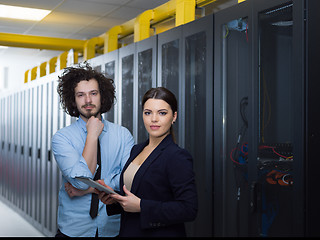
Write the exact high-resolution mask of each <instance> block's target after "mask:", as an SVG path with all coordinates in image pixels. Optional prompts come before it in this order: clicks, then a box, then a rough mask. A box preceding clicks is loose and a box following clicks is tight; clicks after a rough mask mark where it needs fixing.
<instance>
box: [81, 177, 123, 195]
mask: <svg viewBox="0 0 320 240" xmlns="http://www.w3.org/2000/svg"><path fill="white" fill-rule="evenodd" d="M76 179H77V180H80V181H81V182H84V183H85V184H87V185H89V186H90V187H93V188H96V189H98V190H99V191H103V192H105V193H108V194H109V193H114V194H118V193H116V192H114V191H112V190H111V189H109V188H106V187H105V186H103V185H101V184H100V183H98V182H96V181H94V180H92V179H91V178H88V177H76Z"/></svg>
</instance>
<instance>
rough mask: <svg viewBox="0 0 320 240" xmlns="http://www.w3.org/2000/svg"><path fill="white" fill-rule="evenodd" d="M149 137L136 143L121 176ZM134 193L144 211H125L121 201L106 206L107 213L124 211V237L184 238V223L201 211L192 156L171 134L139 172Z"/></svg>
mask: <svg viewBox="0 0 320 240" xmlns="http://www.w3.org/2000/svg"><path fill="white" fill-rule="evenodd" d="M148 142H149V140H147V141H146V142H144V143H141V144H138V145H135V146H134V147H133V148H132V150H131V153H130V157H129V159H128V161H127V163H126V164H125V166H124V168H123V170H122V173H121V176H120V194H121V195H124V192H123V173H124V171H125V170H126V169H127V167H128V166H129V164H130V163H131V162H132V161H133V160H134V159H135V158H136V156H137V155H138V154H139V153H140V152H141V151H142V150H143V149H144V147H145V146H146V145H147V144H148ZM131 192H132V193H133V194H135V195H136V196H137V197H139V198H140V199H141V202H140V207H141V212H139V213H130V212H125V211H124V210H123V209H122V207H121V206H120V204H118V203H117V204H112V205H107V207H106V208H107V213H108V215H113V214H117V213H120V212H121V225H120V233H119V236H121V237H185V236H186V232H185V227H184V222H187V221H193V220H194V219H195V218H196V215H197V211H198V200H197V191H196V185H195V176H194V172H193V167H192V157H191V155H190V154H189V153H188V152H187V151H186V150H184V149H182V148H180V147H179V146H178V145H177V144H175V143H174V142H173V139H172V136H171V135H170V134H169V135H168V136H166V137H165V138H164V139H163V140H162V142H161V143H160V144H159V145H158V146H157V147H156V149H155V150H154V151H153V152H152V153H151V154H150V155H149V157H148V158H147V159H146V160H145V161H144V163H143V164H142V165H141V166H140V168H139V169H138V171H137V172H136V174H135V176H134V179H133V182H132V186H131Z"/></svg>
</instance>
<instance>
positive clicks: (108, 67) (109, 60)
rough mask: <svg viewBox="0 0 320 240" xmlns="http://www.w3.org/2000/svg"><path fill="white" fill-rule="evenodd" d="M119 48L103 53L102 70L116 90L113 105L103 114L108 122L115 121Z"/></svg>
mask: <svg viewBox="0 0 320 240" xmlns="http://www.w3.org/2000/svg"><path fill="white" fill-rule="evenodd" d="M118 55H119V50H115V51H112V52H110V53H107V54H105V55H104V61H103V63H104V72H105V74H106V76H107V77H108V78H111V79H113V81H114V86H115V91H116V99H115V102H114V105H113V106H112V108H111V109H110V110H109V112H107V113H105V114H104V117H105V119H107V120H108V121H110V122H113V123H115V122H117V118H116V117H117V114H115V113H117V107H118V105H119V103H118V101H117V100H118V98H119V97H118V96H119V91H120V89H119V82H118V66H119V60H118V59H119V57H118Z"/></svg>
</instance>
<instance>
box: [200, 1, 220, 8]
mask: <svg viewBox="0 0 320 240" xmlns="http://www.w3.org/2000/svg"><path fill="white" fill-rule="evenodd" d="M216 1H217V0H196V2H197V7H203V6H205V5H208V4H210V3H213V2H216Z"/></svg>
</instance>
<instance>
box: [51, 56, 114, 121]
mask: <svg viewBox="0 0 320 240" xmlns="http://www.w3.org/2000/svg"><path fill="white" fill-rule="evenodd" d="M90 79H95V80H97V82H98V84H99V90H100V95H101V109H100V113H101V114H102V113H105V112H108V111H109V110H110V109H111V107H112V105H113V103H114V99H115V88H114V81H113V80H112V79H110V78H107V77H106V76H104V74H102V73H100V72H98V71H96V70H94V69H93V68H92V67H91V66H90V65H89V64H88V63H87V62H84V63H83V64H82V65H81V63H80V64H79V65H78V67H67V68H65V69H64V71H63V73H62V75H61V76H59V79H58V83H59V84H58V87H57V91H58V94H59V96H60V103H61V105H62V107H63V109H64V111H65V112H67V113H68V114H69V115H70V116H73V117H79V115H80V113H79V111H78V109H77V105H76V102H75V88H76V86H77V84H78V83H79V82H80V81H83V80H87V81H89V80H90Z"/></svg>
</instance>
